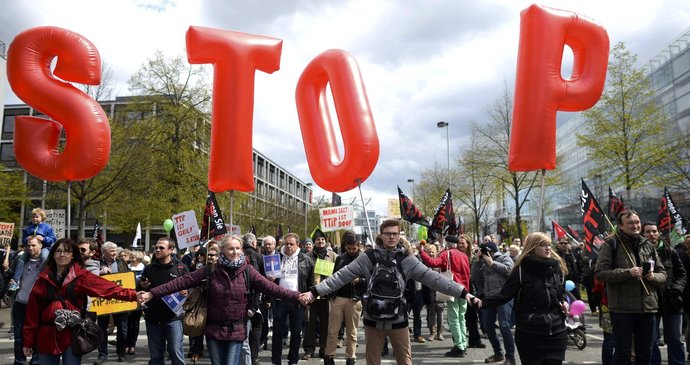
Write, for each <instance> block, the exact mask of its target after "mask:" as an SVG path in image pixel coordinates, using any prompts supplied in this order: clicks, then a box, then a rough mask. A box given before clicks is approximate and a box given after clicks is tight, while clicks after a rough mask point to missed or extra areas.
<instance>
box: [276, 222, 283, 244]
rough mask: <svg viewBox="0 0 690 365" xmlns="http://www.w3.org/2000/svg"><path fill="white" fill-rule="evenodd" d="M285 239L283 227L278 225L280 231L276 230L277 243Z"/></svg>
mask: <svg viewBox="0 0 690 365" xmlns="http://www.w3.org/2000/svg"><path fill="white" fill-rule="evenodd" d="M281 238H283V225H282V224H278V229H276V242H278V241H280V239H281Z"/></svg>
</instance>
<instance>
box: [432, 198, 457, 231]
mask: <svg viewBox="0 0 690 365" xmlns="http://www.w3.org/2000/svg"><path fill="white" fill-rule="evenodd" d="M429 228H430V229H431V230H434V231H436V232H438V233H441V234H446V233H447V234H451V235H457V234H458V227H457V223H456V221H455V211H453V199H452V197H451V194H450V189H447V190H446V193H445V194H443V197H442V198H441V202H439V203H438V207H437V208H436V211H435V212H434V219H433V220H432V221H431V227H429ZM446 230H447V232H446Z"/></svg>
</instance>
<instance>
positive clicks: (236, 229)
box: [225, 223, 242, 236]
mask: <svg viewBox="0 0 690 365" xmlns="http://www.w3.org/2000/svg"><path fill="white" fill-rule="evenodd" d="M225 229H227V230H228V234H230V235H232V236H241V235H242V231H240V226H239V224H227V223H225Z"/></svg>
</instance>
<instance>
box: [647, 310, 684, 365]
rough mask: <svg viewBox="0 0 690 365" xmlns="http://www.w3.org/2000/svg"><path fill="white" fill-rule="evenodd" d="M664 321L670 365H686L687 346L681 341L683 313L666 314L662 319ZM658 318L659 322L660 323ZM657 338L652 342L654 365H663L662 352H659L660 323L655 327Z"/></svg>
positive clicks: (665, 340)
mask: <svg viewBox="0 0 690 365" xmlns="http://www.w3.org/2000/svg"><path fill="white" fill-rule="evenodd" d="M661 318H662V319H663V321H664V342H666V353H667V355H668V365H684V364H685V346H684V344H683V341H681V331H682V329H681V326H682V323H683V313H671V314H665V315H663V316H662V317H661ZM658 320H659V319H658V317H657V321H658ZM654 332H655V333H654V334H655V336H654V340H653V342H652V365H654V364H661V351H659V345H658V340H659V336H660V333H659V323H657V324H656V326H655V331H654Z"/></svg>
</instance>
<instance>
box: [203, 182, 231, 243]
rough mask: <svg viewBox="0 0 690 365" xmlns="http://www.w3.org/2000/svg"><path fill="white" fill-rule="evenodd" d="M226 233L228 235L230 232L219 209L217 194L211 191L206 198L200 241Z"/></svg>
mask: <svg viewBox="0 0 690 365" xmlns="http://www.w3.org/2000/svg"><path fill="white" fill-rule="evenodd" d="M226 233H228V230H227V228H225V221H224V220H223V215H222V214H221V212H220V209H219V208H218V202H217V201H216V194H214V193H213V192H212V191H209V192H208V195H207V196H206V209H204V221H203V223H202V224H201V235H200V237H199V240H200V241H203V240H208V239H211V238H213V237H215V236H218V235H221V234H226Z"/></svg>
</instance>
